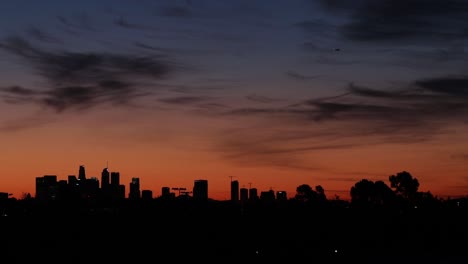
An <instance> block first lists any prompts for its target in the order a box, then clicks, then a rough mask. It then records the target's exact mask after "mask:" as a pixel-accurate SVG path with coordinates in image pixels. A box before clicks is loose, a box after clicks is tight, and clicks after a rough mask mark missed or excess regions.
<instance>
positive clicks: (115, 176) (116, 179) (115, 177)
mask: <svg viewBox="0 0 468 264" xmlns="http://www.w3.org/2000/svg"><path fill="white" fill-rule="evenodd" d="M110 184H111V185H112V186H119V185H120V172H116V171H113V172H111V182H110Z"/></svg>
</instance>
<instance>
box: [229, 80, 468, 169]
mask: <svg viewBox="0 0 468 264" xmlns="http://www.w3.org/2000/svg"><path fill="white" fill-rule="evenodd" d="M467 80H468V77H467V76H443V77H439V78H427V79H418V80H415V81H413V82H409V83H407V84H406V85H404V86H401V87H398V88H388V87H384V88H381V89H375V88H368V87H363V86H359V85H355V84H352V83H351V84H349V86H348V87H346V89H345V91H343V93H342V94H339V95H337V96H329V97H323V98H312V99H304V100H303V101H301V102H297V103H294V104H288V105H283V106H277V105H275V106H271V105H265V106H262V105H257V106H252V107H239V108H234V109H231V110H229V111H227V112H224V113H223V114H224V115H228V116H233V117H237V118H244V119H245V120H251V121H252V120H257V121H252V122H257V124H258V125H253V127H251V128H250V129H245V130H239V131H238V132H237V133H230V134H225V141H226V142H225V145H224V146H223V147H224V148H225V149H227V150H229V153H230V154H229V155H225V157H226V158H237V157H250V158H252V159H257V158H260V159H264V158H265V157H274V159H275V160H281V158H285V159H287V160H288V161H289V162H290V164H296V165H299V164H303V161H301V159H302V158H301V156H303V155H306V154H307V153H313V152H316V151H326V150H334V149H337V150H338V149H349V148H358V147H362V146H372V145H378V144H402V143H404V144H415V143H419V142H424V141H429V140H431V139H432V138H433V137H434V136H436V135H441V134H444V133H448V131H446V130H445V129H446V128H447V127H450V124H457V123H458V124H463V123H464V122H465V121H466V115H467V114H468V106H467V105H466V100H467V99H468V94H467V91H468V81H467ZM259 120H261V121H259ZM295 157H296V158H297V160H296V163H294V162H293V160H295Z"/></svg>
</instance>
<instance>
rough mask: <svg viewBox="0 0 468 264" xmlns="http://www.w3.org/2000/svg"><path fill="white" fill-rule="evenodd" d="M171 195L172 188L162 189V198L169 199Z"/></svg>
mask: <svg viewBox="0 0 468 264" xmlns="http://www.w3.org/2000/svg"><path fill="white" fill-rule="evenodd" d="M170 195H171V188H170V187H162V188H161V196H163V197H167V196H170Z"/></svg>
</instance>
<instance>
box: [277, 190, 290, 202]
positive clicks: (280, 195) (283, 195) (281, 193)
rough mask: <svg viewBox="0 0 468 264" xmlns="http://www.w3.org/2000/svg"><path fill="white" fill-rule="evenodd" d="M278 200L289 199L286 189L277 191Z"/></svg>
mask: <svg viewBox="0 0 468 264" xmlns="http://www.w3.org/2000/svg"><path fill="white" fill-rule="evenodd" d="M276 200H279V201H286V200H288V196H287V195H286V191H277V192H276Z"/></svg>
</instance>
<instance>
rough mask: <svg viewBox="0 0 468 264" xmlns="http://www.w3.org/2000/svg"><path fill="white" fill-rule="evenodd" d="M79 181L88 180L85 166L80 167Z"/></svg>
mask: <svg viewBox="0 0 468 264" xmlns="http://www.w3.org/2000/svg"><path fill="white" fill-rule="evenodd" d="M78 180H80V181H85V180H86V172H85V167H84V165H80V169H79V171H78Z"/></svg>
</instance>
